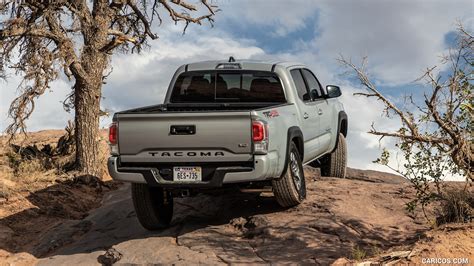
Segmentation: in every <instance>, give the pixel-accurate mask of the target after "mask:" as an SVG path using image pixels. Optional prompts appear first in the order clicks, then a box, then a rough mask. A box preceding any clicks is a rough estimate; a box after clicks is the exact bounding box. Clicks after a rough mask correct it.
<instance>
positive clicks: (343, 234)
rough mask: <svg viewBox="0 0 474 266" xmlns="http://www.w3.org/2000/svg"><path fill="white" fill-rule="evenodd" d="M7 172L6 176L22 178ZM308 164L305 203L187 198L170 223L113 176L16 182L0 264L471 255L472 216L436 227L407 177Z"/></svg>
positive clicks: (264, 197) (6, 205)
mask: <svg viewBox="0 0 474 266" xmlns="http://www.w3.org/2000/svg"><path fill="white" fill-rule="evenodd" d="M48 134H49V133H48ZM48 134H46V135H48ZM58 136H60V134H59V135H58ZM58 136H57V137H58ZM1 159H2V157H0V162H1ZM0 166H2V164H0ZM2 171H3V172H4V173H3V176H0V177H1V179H2V180H8V182H16V184H17V185H18V183H19V182H20V181H19V180H15V179H14V178H12V177H11V176H10V175H9V174H8V173H7V174H5V168H3V170H2ZM305 173H306V179H307V180H306V182H307V189H308V197H307V199H306V200H305V201H304V203H303V204H301V205H300V206H298V207H295V208H289V209H284V208H281V207H279V206H278V204H277V203H276V202H275V200H274V199H273V196H272V193H271V192H264V193H238V192H234V191H227V192H226V193H220V194H213V195H199V196H197V197H194V198H181V199H177V200H176V204H175V215H174V218H173V221H172V226H171V227H170V228H169V229H166V230H163V231H158V232H149V231H146V230H145V229H143V228H142V227H141V226H140V225H139V223H138V221H137V219H136V216H135V212H134V210H133V206H132V202H131V198H130V186H129V185H128V184H119V183H115V182H112V181H109V180H107V178H106V177H105V182H104V183H103V185H100V184H97V185H96V186H92V187H91V186H86V185H84V184H82V183H81V182H80V179H73V178H72V179H71V178H69V179H67V178H64V179H63V178H59V179H58V180H50V181H48V182H49V183H48V182H46V183H44V184H42V185H41V186H40V185H35V187H30V188H28V189H24V190H21V189H19V190H15V191H14V192H13V193H11V194H10V197H7V198H5V197H4V198H1V201H0V265H9V264H14V265H30V264H33V263H36V264H40V265H76V264H79V265H90V264H112V263H114V262H117V263H127V264H128V263H131V264H156V263H158V264H181V265H184V264H198V263H201V264H231V263H232V264H234V263H264V264H271V263H278V264H280V263H282V264H283V263H310V264H319V265H327V264H331V263H335V264H340V265H341V264H345V263H354V262H363V261H366V262H367V261H372V262H381V261H385V262H389V261H398V262H408V263H414V264H420V263H422V259H423V258H430V257H446V258H454V257H461V258H469V259H470V263H474V253H473V252H474V240H473V239H474V230H473V229H474V228H473V227H474V225H473V224H472V223H471V224H464V225H450V226H446V227H442V228H438V229H436V230H432V229H430V228H429V227H428V225H427V223H426V220H425V219H424V217H423V216H422V215H421V214H420V213H418V214H417V215H415V216H412V215H408V213H407V212H406V211H405V203H406V202H408V201H409V199H410V197H411V196H413V190H412V189H411V188H410V185H409V184H408V183H407V182H406V181H405V180H404V179H403V178H401V177H399V176H396V175H391V174H387V173H383V172H377V171H363V170H356V169H349V171H348V178H346V179H337V178H327V177H320V175H319V171H317V170H315V169H311V168H306V169H305ZM7 175H8V176H7ZM396 252H399V253H400V252H405V253H407V252H408V253H409V254H408V255H407V254H405V255H403V256H398V257H397V256H394V255H393V254H395V253H396ZM387 254H391V256H388V255H387ZM397 254H398V253H397Z"/></svg>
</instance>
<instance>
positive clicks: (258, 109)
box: [108, 57, 348, 230]
mask: <svg viewBox="0 0 474 266" xmlns="http://www.w3.org/2000/svg"><path fill="white" fill-rule="evenodd" d="M340 95H341V91H340V89H339V87H337V86H334V85H328V86H326V87H325V88H323V87H322V86H321V83H320V82H319V81H318V79H317V78H316V76H315V75H314V73H313V72H312V71H311V70H310V69H309V68H308V67H307V66H305V65H303V64H300V63H291V62H260V61H250V60H239V61H237V60H235V59H234V58H233V57H231V58H230V59H229V60H223V61H205V62H197V63H192V64H187V65H183V66H181V67H179V68H178V70H177V71H176V73H175V74H174V76H173V78H172V80H171V82H170V85H169V88H168V91H167V93H166V96H165V100H164V104H160V105H154V106H147V107H142V108H137V109H131V110H127V111H123V112H117V113H115V114H114V116H113V122H112V124H111V126H110V128H109V143H110V148H111V157H110V158H109V159H108V170H109V172H110V175H111V176H112V178H114V179H115V180H120V181H126V182H131V183H132V189H131V191H132V199H133V204H134V207H135V211H136V214H137V217H138V220H139V221H140V223H141V224H142V226H143V227H145V228H146V229H148V230H156V229H160V228H164V227H167V226H168V225H169V224H170V222H171V219H172V215H173V198H174V197H178V196H193V195H195V194H197V193H200V192H205V191H206V190H211V189H212V190H215V189H223V188H226V187H229V186H231V185H234V186H235V185H237V186H240V187H241V188H246V187H251V188H256V187H257V188H258V187H264V186H271V187H272V190H273V194H274V196H275V198H276V201H277V202H278V203H279V204H280V205H281V206H283V207H291V206H295V205H297V204H299V203H301V202H302V201H303V200H304V199H305V197H306V186H305V177H304V171H303V165H309V166H312V167H318V168H321V174H322V175H323V176H333V177H339V178H344V177H345V173H346V142H345V137H346V135H347V127H348V124H347V121H348V120H347V115H346V113H345V112H344V108H343V105H342V104H341V103H340V102H339V100H338V99H337V98H338V97H339V96H340Z"/></svg>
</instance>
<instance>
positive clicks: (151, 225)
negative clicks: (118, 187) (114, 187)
mask: <svg viewBox="0 0 474 266" xmlns="http://www.w3.org/2000/svg"><path fill="white" fill-rule="evenodd" d="M132 200H133V206H134V207H135V212H136V214H137V218H138V221H139V222H140V224H141V225H142V226H143V227H144V228H145V229H147V230H158V229H163V228H167V227H168V226H169V225H170V223H171V218H172V217H173V197H172V195H171V193H169V192H167V191H165V190H164V189H163V188H158V187H150V186H148V185H147V184H137V183H132Z"/></svg>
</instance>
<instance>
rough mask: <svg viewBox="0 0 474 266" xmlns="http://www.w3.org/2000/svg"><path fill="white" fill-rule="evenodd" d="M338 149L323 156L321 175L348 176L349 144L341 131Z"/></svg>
mask: <svg viewBox="0 0 474 266" xmlns="http://www.w3.org/2000/svg"><path fill="white" fill-rule="evenodd" d="M336 145H337V146H336V150H334V151H333V152H332V153H331V154H328V155H326V156H325V158H323V160H322V163H321V175H322V176H332V177H338V178H345V177H346V164H347V145H346V138H345V137H344V135H343V134H342V133H339V138H338V140H337V144H336Z"/></svg>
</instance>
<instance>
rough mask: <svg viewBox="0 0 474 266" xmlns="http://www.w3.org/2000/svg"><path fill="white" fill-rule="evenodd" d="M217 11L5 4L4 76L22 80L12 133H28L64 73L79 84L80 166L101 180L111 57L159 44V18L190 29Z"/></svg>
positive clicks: (104, 0)
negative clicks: (38, 106)
mask: <svg viewBox="0 0 474 266" xmlns="http://www.w3.org/2000/svg"><path fill="white" fill-rule="evenodd" d="M217 11H218V10H217V7H216V6H214V5H211V4H209V3H208V2H207V1H206V0H201V1H200V4H198V5H194V4H190V3H188V2H187V1H185V0H153V1H152V0H142V1H137V0H94V1H87V0H57V1H46V0H2V1H1V2H0V14H1V16H2V17H1V19H2V21H0V76H2V75H4V74H5V69H6V68H10V69H13V70H14V71H15V73H16V75H21V76H22V77H23V80H22V82H21V84H19V90H20V92H21V94H20V96H18V98H16V99H15V100H14V101H13V102H12V103H11V106H10V109H9V115H10V116H11V118H12V119H13V122H12V123H11V124H10V125H9V126H8V128H7V129H6V132H7V133H8V134H10V135H11V136H14V134H15V133H18V132H22V133H25V132H26V125H25V121H26V120H27V119H28V118H29V117H30V116H31V114H32V112H33V111H34V109H35V100H36V99H37V98H38V97H39V96H41V95H42V94H43V93H44V92H45V91H46V90H47V89H48V88H50V83H51V82H52V81H53V80H55V79H57V78H58V77H59V74H60V73H61V72H63V73H64V74H65V75H66V77H67V78H68V79H69V80H70V81H71V82H73V84H74V85H73V91H72V93H71V97H69V99H68V100H69V102H66V103H65V104H66V106H67V107H73V108H74V111H75V140H76V166H77V168H78V170H80V171H81V172H82V173H84V174H86V175H98V174H99V169H100V167H99V165H98V163H97V162H99V160H98V158H97V156H98V141H99V135H98V130H99V115H100V110H99V108H100V100H101V91H102V85H103V83H104V79H105V78H106V76H107V73H105V72H106V69H107V68H108V66H109V64H110V59H111V56H112V54H114V53H116V52H125V53H127V52H140V51H141V49H142V48H143V47H144V46H146V45H147V42H148V41H149V40H150V39H151V40H155V39H157V38H158V36H157V35H156V34H155V33H154V30H153V28H152V26H153V25H156V26H158V25H160V24H161V22H162V19H161V17H160V12H163V13H166V14H168V15H169V16H170V17H171V19H172V20H173V21H174V22H175V23H178V22H182V23H184V30H186V28H187V26H188V25H189V24H192V23H195V24H199V25H200V24H201V23H202V22H203V21H209V22H210V23H211V25H212V22H213V17H214V15H215V12H217ZM193 14H196V15H194V16H193Z"/></svg>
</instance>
